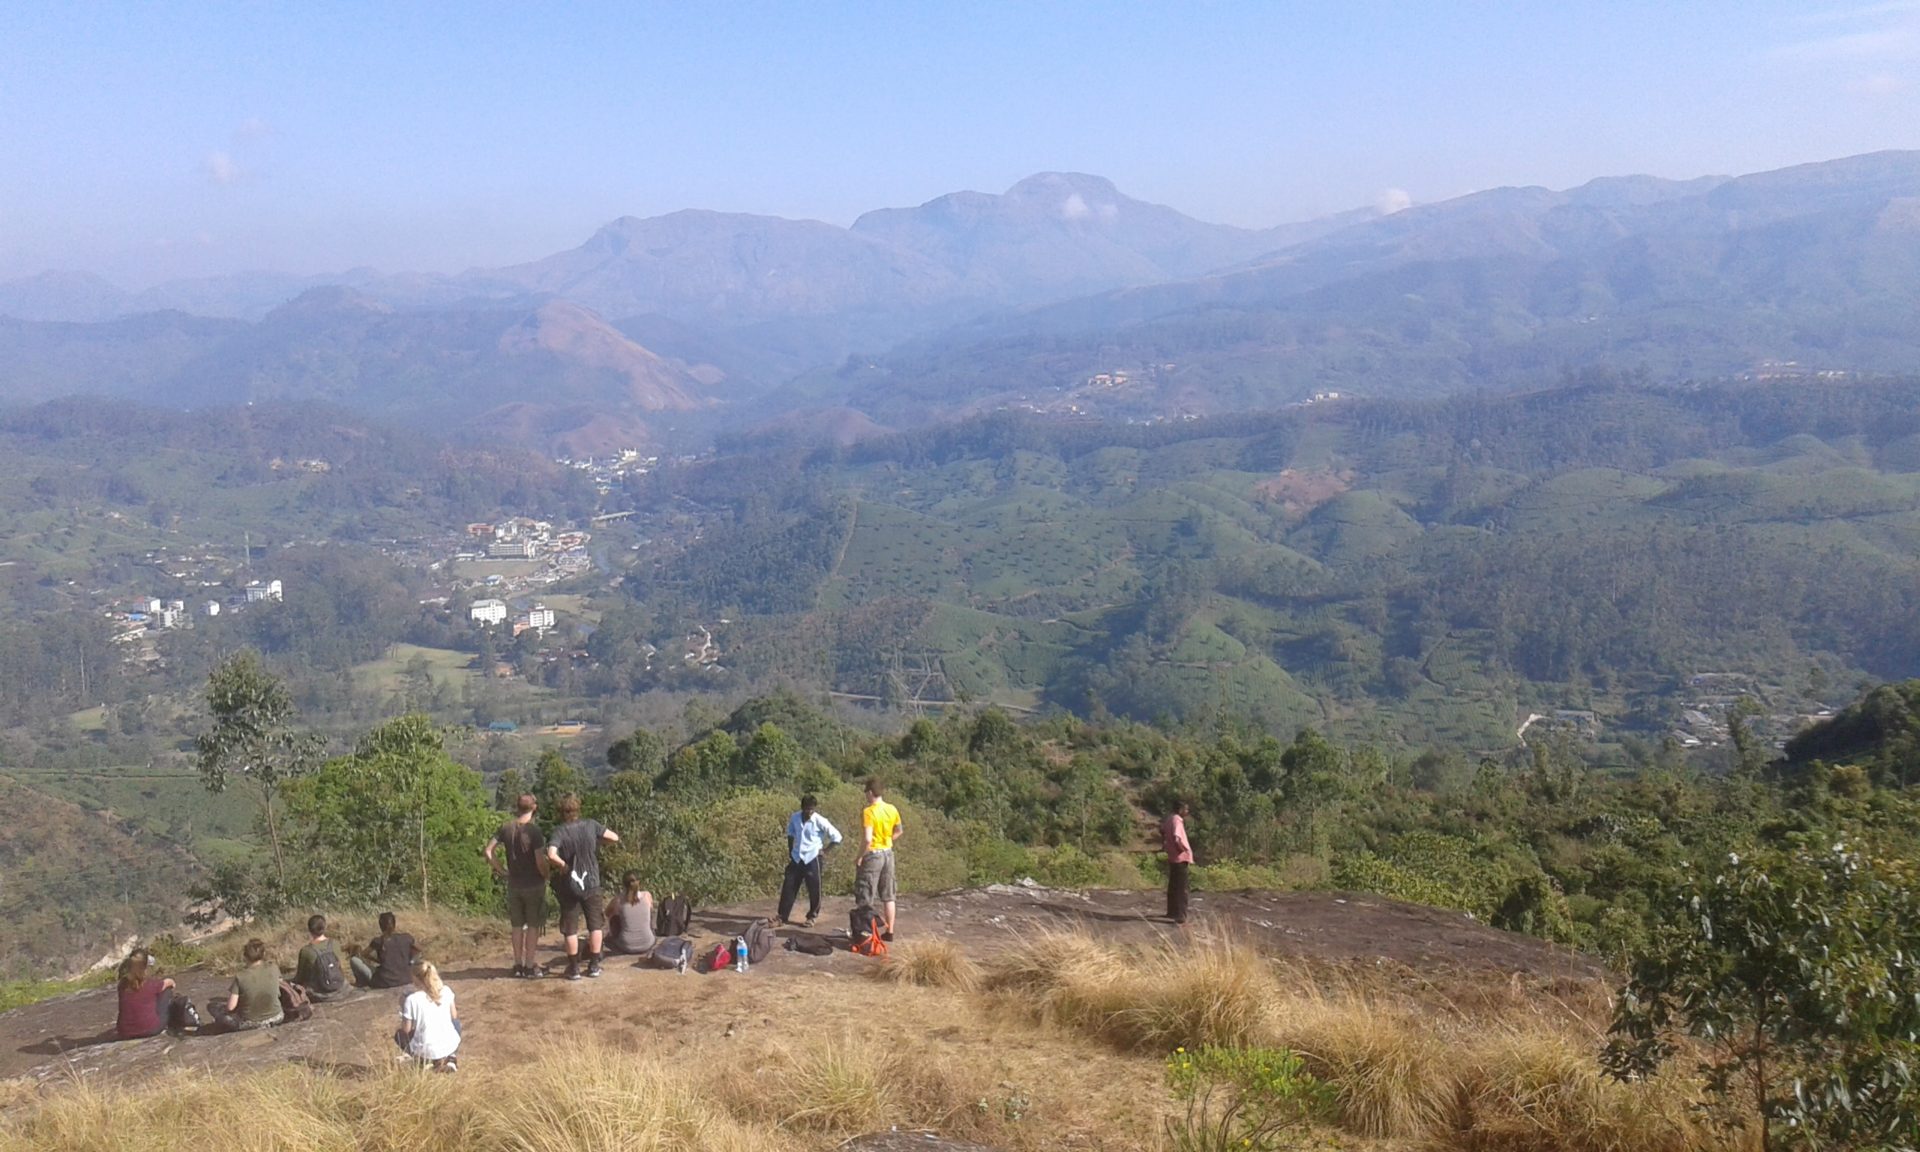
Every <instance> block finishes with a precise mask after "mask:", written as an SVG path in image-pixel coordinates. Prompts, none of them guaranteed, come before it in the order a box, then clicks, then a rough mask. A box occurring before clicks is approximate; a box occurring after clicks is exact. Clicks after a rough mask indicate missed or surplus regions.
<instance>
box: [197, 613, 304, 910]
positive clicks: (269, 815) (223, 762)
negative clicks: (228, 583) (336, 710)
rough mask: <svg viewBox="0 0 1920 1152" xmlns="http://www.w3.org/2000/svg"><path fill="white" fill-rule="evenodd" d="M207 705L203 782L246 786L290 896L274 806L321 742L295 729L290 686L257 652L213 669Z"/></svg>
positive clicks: (222, 787) (201, 741)
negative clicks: (236, 779) (208, 721)
mask: <svg viewBox="0 0 1920 1152" xmlns="http://www.w3.org/2000/svg"><path fill="white" fill-rule="evenodd" d="M206 700H207V711H208V712H209V713H210V714H211V716H212V722H211V724H210V725H209V726H208V727H207V729H206V730H205V731H203V732H201V733H200V735H199V736H197V737H196V738H195V739H194V746H195V748H196V750H197V751H198V754H199V767H200V780H201V782H202V783H203V784H205V785H206V788H207V791H209V792H215V793H218V792H224V791H226V789H227V785H228V784H229V783H230V782H231V781H232V778H233V777H234V776H239V777H240V778H241V779H242V780H244V781H245V783H246V786H247V787H248V789H249V790H250V791H251V792H252V793H253V796H254V799H255V801H256V802H257V803H258V804H259V807H260V812H261V814H262V816H263V817H264V819H265V821H266V825H267V839H268V841H269V842H270V843H271V844H272V846H273V866H274V873H275V875H276V877H277V878H278V880H279V884H280V888H281V890H282V891H285V889H286V886H287V860H286V853H285V852H284V851H283V850H282V847H281V843H280V825H279V819H278V816H277V814H276V812H275V804H274V801H275V799H276V798H277V797H278V796H279V794H280V790H281V788H282V787H283V786H284V785H285V784H286V783H287V782H288V781H290V780H293V779H295V778H297V777H299V776H300V775H302V774H303V773H305V772H307V771H310V770H311V769H312V767H313V765H314V764H315V763H316V762H317V760H318V758H319V755H320V749H321V747H322V741H321V739H320V737H319V736H317V735H314V734H312V733H309V732H303V731H300V730H299V729H298V728H296V727H295V722H296V720H297V714H296V712H295V709H294V706H293V696H292V694H291V693H290V692H289V691H288V690H287V686H286V683H285V682H284V681H282V680H281V679H280V678H279V677H278V676H275V675H274V674H273V673H271V672H269V671H267V669H266V668H265V667H264V666H263V665H262V664H261V663H260V657H259V656H258V655H256V654H255V653H253V652H249V651H242V652H238V653H235V654H234V655H233V656H230V657H228V658H227V659H226V660H223V661H221V662H220V664H219V665H218V666H216V667H215V668H214V670H213V674H212V675H211V676H209V677H208V678H207V694H206Z"/></svg>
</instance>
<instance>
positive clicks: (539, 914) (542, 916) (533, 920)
mask: <svg viewBox="0 0 1920 1152" xmlns="http://www.w3.org/2000/svg"><path fill="white" fill-rule="evenodd" d="M507 923H509V924H511V925H513V926H514V927H515V928H531V929H533V930H534V931H535V932H545V931H546V930H547V889H546V886H545V885H542V886H540V887H538V888H509V889H507Z"/></svg>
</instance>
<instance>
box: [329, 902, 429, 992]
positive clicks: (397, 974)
mask: <svg viewBox="0 0 1920 1152" xmlns="http://www.w3.org/2000/svg"><path fill="white" fill-rule="evenodd" d="M419 955H420V949H419V947H418V946H417V945H416V944H414V942H413V937H411V936H409V935H407V934H406V933H405V932H402V931H399V921H398V920H396V919H395V917H394V915H393V913H391V912H382V913H380V935H378V936H376V937H374V938H373V940H372V941H371V942H370V943H368V945H367V946H366V948H365V949H363V950H362V951H361V953H360V955H358V956H349V957H348V961H347V962H348V963H350V964H352V965H353V982H354V983H355V984H357V985H359V986H360V987H362V988H405V987H407V986H408V985H410V984H412V983H413V961H414V958H415V957H417V956H419Z"/></svg>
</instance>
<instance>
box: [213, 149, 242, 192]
mask: <svg viewBox="0 0 1920 1152" xmlns="http://www.w3.org/2000/svg"><path fill="white" fill-rule="evenodd" d="M207 179H209V180H211V181H213V182H214V183H215V184H219V185H221V186H222V187H225V186H227V185H230V184H234V183H237V182H238V181H239V179H240V165H239V164H238V163H236V162H235V161H234V159H233V154H232V153H230V152H209V153H207Z"/></svg>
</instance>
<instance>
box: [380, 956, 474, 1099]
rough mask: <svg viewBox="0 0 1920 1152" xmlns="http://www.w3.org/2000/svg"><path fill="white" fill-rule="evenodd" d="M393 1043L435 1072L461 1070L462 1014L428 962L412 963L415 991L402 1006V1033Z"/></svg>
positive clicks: (416, 961) (451, 993)
mask: <svg viewBox="0 0 1920 1152" xmlns="http://www.w3.org/2000/svg"><path fill="white" fill-rule="evenodd" d="M393 1042H394V1043H396V1044H398V1045H400V1050H401V1051H402V1052H405V1053H406V1054H407V1055H409V1056H411V1057H413V1058H414V1059H415V1060H419V1061H422V1062H425V1063H430V1064H432V1065H433V1068H434V1071H436V1072H454V1071H457V1070H458V1067H459V1066H458V1065H457V1064H456V1063H455V1061H454V1053H455V1052H456V1051H458V1050H459V1048H460V1010H459V1009H458V1008H455V1007H454V1006H453V989H451V988H449V987H447V986H446V984H445V983H443V982H442V981H441V979H440V970H439V969H438V968H435V967H434V966H433V964H432V963H431V962H429V961H427V960H424V959H421V960H415V961H414V962H413V991H412V992H409V993H408V994H407V998H406V999H405V1000H403V1001H401V1002H400V1030H399V1031H398V1032H395V1033H394V1034H393Z"/></svg>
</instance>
